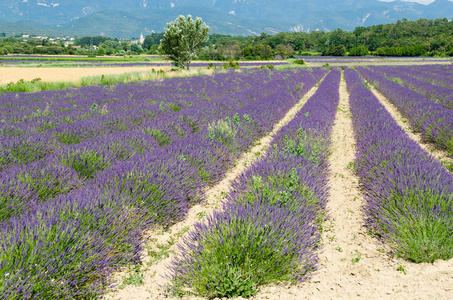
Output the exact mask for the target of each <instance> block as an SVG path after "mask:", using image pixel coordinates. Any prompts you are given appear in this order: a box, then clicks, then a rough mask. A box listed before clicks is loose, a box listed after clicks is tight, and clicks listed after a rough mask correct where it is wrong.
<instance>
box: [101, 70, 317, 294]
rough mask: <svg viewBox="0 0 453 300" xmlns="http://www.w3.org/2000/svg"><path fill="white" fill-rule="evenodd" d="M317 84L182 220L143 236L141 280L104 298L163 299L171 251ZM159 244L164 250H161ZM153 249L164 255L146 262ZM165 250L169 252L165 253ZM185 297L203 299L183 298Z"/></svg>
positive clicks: (262, 151) (217, 203)
mask: <svg viewBox="0 0 453 300" xmlns="http://www.w3.org/2000/svg"><path fill="white" fill-rule="evenodd" d="M321 81H322V79H321ZM318 85H319V83H318V84H317V85H316V86H315V87H313V88H312V89H310V90H309V91H308V92H307V93H306V94H305V95H304V96H303V97H302V99H301V100H300V101H299V102H298V103H297V104H296V105H294V106H293V107H292V108H291V109H290V110H289V111H288V112H287V114H286V115H285V116H284V117H283V119H281V120H280V121H279V122H278V123H277V124H276V125H275V126H274V128H273V130H272V131H271V132H270V133H269V134H268V135H266V136H265V137H263V138H261V139H260V140H259V141H258V142H256V144H255V146H254V147H253V148H252V149H251V150H250V151H249V152H247V153H244V154H243V155H242V156H241V157H240V158H239V160H238V161H237V162H236V165H235V167H234V168H232V169H231V170H230V171H229V172H228V173H227V174H226V176H225V178H224V179H223V180H222V181H221V182H220V183H218V184H217V185H215V186H214V187H212V188H210V189H208V190H207V191H206V201H205V203H203V204H200V205H196V206H193V207H192V208H191V209H190V211H189V213H188V215H187V218H186V219H185V220H184V221H183V222H180V223H178V224H175V225H174V226H172V227H171V228H170V230H167V231H163V230H157V231H156V230H154V231H151V232H148V233H147V234H146V239H147V240H148V243H147V244H149V245H150V247H151V248H150V249H151V251H152V252H149V251H147V250H146V249H145V251H144V252H145V253H144V257H143V266H144V268H143V270H142V271H143V272H141V271H140V272H138V275H139V276H141V275H143V276H142V277H143V280H142V282H143V283H142V284H140V285H139V286H136V285H134V284H129V285H126V286H120V287H119V288H116V289H115V290H114V291H112V292H110V293H109V294H108V295H106V297H105V299H118V300H119V299H124V300H126V299H127V300H139V299H164V298H165V297H164V295H163V291H162V288H161V286H163V285H165V284H166V280H165V278H163V277H162V276H163V275H164V274H165V273H166V266H167V265H168V264H169V263H170V262H171V259H172V256H173V253H174V251H176V250H177V247H176V245H177V241H178V240H179V239H180V238H181V236H182V235H183V234H184V233H185V232H186V231H187V230H189V228H191V227H192V226H193V225H194V224H195V223H196V222H198V221H199V220H200V218H202V217H203V216H204V215H208V214H211V213H212V212H213V211H214V210H215V209H218V208H219V206H220V204H221V201H222V199H223V198H225V197H226V195H227V193H228V192H229V190H230V186H231V183H232V182H233V181H234V180H235V179H236V178H237V177H238V176H239V175H240V174H241V173H242V172H244V171H245V170H246V169H247V168H248V167H249V166H250V165H251V164H252V163H253V162H255V161H257V160H259V159H260V158H261V156H262V155H264V154H265V152H266V149H267V148H268V147H269V145H270V143H271V142H272V139H273V137H274V136H275V134H276V133H277V132H278V131H279V130H280V129H281V128H282V127H283V126H284V125H286V124H287V123H288V122H289V121H291V120H292V119H293V118H294V116H295V115H296V113H297V112H298V111H299V110H300V109H301V108H302V106H303V105H304V104H305V102H306V101H307V100H308V99H309V98H310V97H311V96H312V95H313V94H314V93H315V92H316V90H317V87H318ZM151 245H153V246H151ZM155 245H161V248H156V246H155ZM162 247H164V248H167V249H165V250H164V251H162ZM156 252H158V253H160V254H163V259H161V260H159V261H157V262H155V263H154V264H151V265H148V263H149V262H150V261H152V260H153V259H155V258H156V257H157V256H159V255H160V254H156ZM164 252H166V253H168V256H167V254H165V253H164ZM130 276H131V275H130V274H128V273H127V272H125V273H121V274H118V276H116V278H117V279H118V281H119V282H122V281H124V280H123V279H124V278H125V277H130ZM135 282H137V281H135ZM165 299H166V298H165ZM184 299H202V298H197V297H186V298H184Z"/></svg>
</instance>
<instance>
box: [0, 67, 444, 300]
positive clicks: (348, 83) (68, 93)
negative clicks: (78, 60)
mask: <svg viewBox="0 0 453 300" xmlns="http://www.w3.org/2000/svg"><path fill="white" fill-rule="evenodd" d="M450 81H451V82H450ZM371 86H374V88H375V89H376V90H377V91H379V92H380V93H382V95H383V96H384V97H385V98H386V101H388V103H391V104H392V105H394V106H395V107H396V109H397V110H398V112H399V113H401V115H403V116H404V117H405V118H407V120H408V122H409V124H408V125H409V126H410V131H411V132H412V131H413V132H415V133H420V134H421V136H422V140H423V141H422V143H423V145H422V146H423V147H422V146H421V144H420V143H419V142H417V141H415V140H414V139H412V138H411V137H410V136H409V135H408V132H407V131H405V130H404V129H403V128H402V127H401V126H400V125H398V124H397V123H396V117H395V115H392V114H391V113H390V112H389V111H388V110H387V109H386V107H385V106H384V105H383V103H382V102H380V100H378V98H376V96H375V94H374V93H373V92H375V91H374V90H373V91H372V90H371ZM452 88H453V69H451V68H449V66H447V65H436V66H434V65H432V66H420V65H417V66H370V67H358V68H356V70H354V69H353V68H346V69H345V70H344V71H343V70H341V69H335V68H330V69H329V68H316V69H315V68H313V69H301V68H293V69H287V70H284V71H276V70H270V69H267V68H263V69H240V70H228V71H223V72H214V73H213V75H209V76H208V75H204V76H192V77H182V78H170V79H162V80H156V81H140V82H134V83H119V84H115V85H103V86H89V87H82V88H77V89H76V88H74V89H64V90H59V91H42V92H38V93H19V92H13V93H3V94H2V95H1V96H0V137H1V138H0V299H8V300H9V299H95V298H101V297H104V296H105V295H106V294H108V293H109V292H110V291H111V290H112V289H114V288H117V287H118V285H119V284H118V282H117V281H116V279H115V274H117V273H119V272H121V271H123V270H124V268H127V267H130V266H138V268H139V269H140V268H141V266H142V265H143V264H144V263H143V261H142V260H143V256H144V255H145V256H146V255H147V254H146V253H148V255H149V253H151V252H152V251H150V249H149V243H155V244H156V245H157V242H154V239H153V238H154V237H153V236H151V237H149V235H150V233H151V234H152V233H156V232H170V231H171V230H172V228H173V226H175V225H177V224H179V223H181V222H183V221H184V220H186V219H187V218H188V216H189V215H190V214H191V210H192V209H193V207H195V206H197V205H203V204H204V203H207V202H209V201H210V200H209V199H208V198H209V197H210V196H209V193H208V192H207V191H209V190H210V189H211V188H212V187H214V186H215V185H216V184H218V183H219V182H221V181H222V180H223V179H224V178H225V176H226V174H227V173H228V172H229V171H230V170H231V169H232V168H233V167H234V166H236V165H237V164H238V161H239V160H240V159H241V158H242V157H243V156H244V155H245V154H247V153H249V154H250V151H251V149H252V147H253V146H256V145H259V143H260V142H259V141H261V139H263V138H265V137H269V138H270V139H271V142H270V146H269V147H268V148H266V149H265V148H263V150H262V151H261V152H257V153H252V154H253V155H254V156H257V160H256V162H254V163H252V164H250V165H247V166H245V167H244V171H243V172H242V173H238V174H237V176H236V177H235V179H234V180H233V181H232V182H231V184H230V186H229V189H228V191H227V192H226V194H225V197H224V198H223V200H222V202H221V203H220V205H219V206H218V207H215V208H211V210H210V211H209V213H206V214H202V215H199V216H197V218H198V220H200V221H199V222H195V223H194V225H193V226H192V227H191V228H187V230H186V231H187V233H186V234H185V235H181V236H182V237H181V236H179V239H178V240H176V241H175V242H174V247H175V249H177V250H175V251H173V252H172V253H170V252H168V253H167V258H168V259H169V261H170V263H169V264H168V265H167V266H166V268H165V272H164V274H162V275H163V276H164V277H165V278H166V280H167V281H166V285H165V286H159V289H160V290H159V294H158V295H159V296H158V297H157V296H156V297H155V298H156V299H161V298H162V299H163V298H164V297H171V296H176V297H186V296H187V297H190V296H192V295H195V296H200V297H204V298H207V299H214V298H216V297H217V298H222V297H227V298H235V297H238V296H242V297H251V296H255V297H259V296H260V292H261V291H262V287H263V286H266V285H269V284H276V285H277V286H278V285H279V284H280V283H290V284H293V285H294V286H297V287H298V288H300V287H301V284H305V285H306V287H307V288H306V289H305V292H304V286H302V288H300V290H297V292H296V297H295V298H289V297H288V299H300V298H304V297H310V295H316V294H315V293H314V294H304V293H306V292H307V291H312V290H317V291H318V292H320V291H321V290H322V289H320V288H319V286H317V285H316V284H315V286H314V287H313V286H312V285H313V282H317V281H316V280H317V278H323V279H322V280H324V278H325V277H323V275H325V274H328V273H329V272H332V274H331V277H327V278H333V277H334V276H336V277H335V278H340V279H339V282H341V280H343V279H342V278H347V279H345V280H347V281H348V284H351V286H352V284H354V286H355V287H354V289H353V290H354V291H355V289H356V286H358V284H357V282H356V281H357V279H356V278H353V279H350V276H351V275H350V274H351V273H352V274H353V275H354V274H355V273H357V272H359V271H357V270H356V269H353V270H352V269H351V270H349V269H348V268H356V267H357V266H358V265H359V266H360V263H363V264H364V265H365V264H366V262H367V259H368V258H369V257H372V255H371V254H370V253H371V252H367V253H366V254H365V253H363V259H362V254H361V252H359V250H357V249H360V251H371V250H369V249H376V247H377V246H375V245H376V244H379V245H380V246H379V247H380V248H379V251H375V252H376V253H377V254H376V253H375V254H373V255H375V256H377V258H376V259H375V260H371V259H370V260H368V263H369V268H368V270H371V269H376V268H377V265H376V264H378V265H380V264H382V265H383V266H382V269H383V270H384V271H383V272H387V271H388V270H387V269H385V268H386V267H385V266H384V265H385V263H383V257H384V255H388V256H391V257H397V258H398V259H401V260H399V261H398V262H399V263H400V264H401V266H403V264H404V266H406V265H410V264H413V265H416V263H433V262H435V261H438V260H449V259H451V258H452V257H453V242H452V241H453V235H452V232H453V227H452V224H453V221H452V220H453V219H452V218H453V214H452V211H453V176H452V173H451V171H450V170H449V169H448V167H446V166H445V165H444V164H442V162H440V161H439V160H438V159H436V158H435V157H434V156H432V155H431V154H430V152H429V151H427V150H425V146H426V145H431V146H433V147H437V149H439V151H443V153H445V155H446V156H448V157H449V158H453V106H452V105H451V103H453V100H452V99H451V95H452V93H451V92H450V91H452ZM307 95H310V96H307ZM304 97H306V98H307V99H306V100H305V102H303V103H302V102H301V99H305V98H304ZM342 103H343V104H342ZM345 103H346V104H347V105H345ZM299 104H300V107H298V105H299ZM294 107H298V111H297V113H296V114H295V115H294V116H291V118H290V119H289V122H288V123H287V124H286V125H284V126H283V127H281V129H279V130H278V131H277V133H276V134H275V135H270V132H271V131H273V129H274V126H275V125H276V124H277V123H279V122H280V121H281V120H282V119H284V118H287V117H288V112H289V111H290V110H291V109H293V108H294ZM341 115H344V116H345V118H349V119H350V122H351V125H350V126H351V127H344V129H343V130H344V132H346V133H344V135H345V136H346V135H347V134H350V135H351V138H352V140H353V141H354V142H353V143H350V144H353V146H354V147H355V148H351V147H350V148H347V149H349V150H347V151H350V152H351V153H349V154H351V157H354V159H353V161H345V162H344V166H343V167H342V169H340V170H338V169H335V168H336V167H335V165H336V164H334V163H332V153H334V152H335V151H339V150H337V146H336V144H334V141H337V140H346V138H345V137H341V136H338V133H335V132H337V131H335V130H334V129H335V128H338V126H341V125H340V124H341V123H342V122H343V121H341V119H339V118H340V116H341ZM343 123H344V122H343ZM345 126H346V125H345ZM345 155H346V153H345ZM345 170H346V171H347V172H350V176H351V177H350V178H349V177H347V179H345V181H344V183H342V184H343V185H350V186H353V187H354V188H356V189H357V195H359V196H357V197H355V198H354V200H353V201H356V200H358V201H356V202H355V203H359V206H358V207H359V208H357V209H352V208H351V209H350V208H349V207H347V206H348V205H349V204H344V203H339V204H338V207H341V209H344V210H346V209H349V210H350V212H349V211H348V212H347V213H348V214H352V215H353V216H354V218H355V219H359V223H360V226H359V227H360V228H361V229H360V230H362V229H363V230H365V232H366V234H363V232H361V231H360V233H359V232H356V231H354V230H356V229H353V228H354V227H353V226H349V222H353V221H351V218H344V219H341V217H340V216H339V211H336V210H335V208H334V207H335V206H331V204H332V203H334V202H338V201H340V200H339V199H343V198H342V197H350V198H351V197H352V196H351V195H350V194H347V193H346V192H345V187H344V186H342V187H341V188H340V189H338V188H337V187H336V186H335V183H334V180H333V178H336V177H344V174H343V173H344V172H346V171H345ZM347 180H349V181H347ZM339 193H340V194H339ZM341 193H343V194H341ZM356 198H357V199H356ZM351 207H352V206H351ZM361 212H363V214H362V213H361ZM205 215H206V216H205ZM354 218H353V219H354ZM340 220H343V221H344V224H343V223H341V222H340ZM336 221H338V223H340V224H336V225H335V222H336ZM328 224H330V225H328ZM332 224H334V225H332ZM351 224H352V223H351ZM329 226H330V227H329ZM332 226H338V227H340V226H341V228H342V230H343V231H346V233H345V236H346V235H353V236H354V239H355V238H356V235H363V236H368V237H369V238H370V239H371V240H372V242H371V244H372V245H373V246H371V244H367V243H370V242H369V240H364V239H361V240H360V243H359V242H357V245H359V246H360V247H365V246H366V247H367V248H366V249H368V250H362V249H364V248H360V247H359V246H357V249H354V248H352V246H351V247H349V246H347V245H349V244H354V243H356V242H355V241H353V242H351V241H349V240H342V237H341V235H340V234H338V235H337V236H332V235H329V228H332ZM361 238H362V237H361ZM362 244H363V245H364V246H362ZM354 245H356V244H354ZM340 246H341V247H340ZM329 247H331V248H332V249H330V248H329ZM334 247H335V248H334ZM342 247H343V248H342ZM373 247H374V248H373ZM343 249H347V250H348V251H349V250H350V251H352V253H350V252H347V251H345V252H347V253H342V252H343ZM323 251H325V252H326V253H327V254H329V253H330V252H332V253H331V254H329V255H331V256H329V257H328V258H329V259H324V256H323V255H324V254H323ZM329 251H330V252H329ZM343 254H344V255H349V256H347V259H343V258H341V259H340V257H341V255H343ZM351 256H352V261H351ZM386 257H387V256H386ZM326 261H332V262H334V263H333V264H336V265H337V266H341V268H342V269H345V273H347V275H345V274H343V273H340V272H338V271H332V270H329V266H330V267H332V266H331V265H328V264H326ZM345 261H347V262H348V263H349V265H348V266H347V267H345ZM410 266H412V265H410ZM364 268H365V267H364ZM391 268H393V269H392V272H399V273H401V272H402V270H405V269H404V268H403V267H402V268H403V269H401V270H397V271H395V267H394V266H392V267H391ZM414 268H417V267H415V266H414ZM326 270H327V271H326ZM400 271H401V272H400ZM354 272H355V273H354ZM367 272H368V271H367ZM388 272H390V271H388ZM399 273H398V274H399ZM137 274H139V277H140V276H141V275H140V273H137ZM388 274H390V275H388ZM391 274H393V273H385V276H387V277H388V278H392V276H394V274H393V275H391ZM152 276H154V275H152ZM348 276H349V277H348ZM354 276H355V275H354ZM413 276H415V275H413ZM140 278H141V280H142V281H146V280H145V279H144V278H147V277H146V276H141V277H140ZM150 278H151V277H150ZM408 278H409V277H408ZM414 278H415V279H414ZM320 280H321V279H320ZM392 280H393V279H392ZM410 280H413V281H414V280H415V281H417V282H418V281H423V280H424V278H422V277H420V276H418V277H410ZM331 281H332V282H333V281H334V280H331ZM381 281H382V280H381V278H379V279H376V280H375V282H376V285H378V284H380V283H381ZM395 281H396V279H395ZM137 282H140V281H137ZM352 282H354V283H352ZM141 284H142V285H146V284H147V283H144V282H142V283H141ZM341 284H343V282H341ZM131 285H133V284H131ZM351 289H352V288H351ZM330 290H333V289H329V291H330ZM376 291H377V292H379V288H375V292H376ZM318 292H316V293H318ZM356 294H357V293H356ZM281 295H283V294H281ZM343 295H346V294H343ZM349 295H350V294H348V296H349ZM374 295H376V294H374ZM118 297H120V296H118ZM122 297H123V298H124V299H139V298H134V297H135V296H134V297H132V294H127V295H126V296H122ZM153 297H154V296H153ZM282 297H285V296H282ZM298 297H299V298H298ZM120 298H121V297H120ZM123 298H121V299H123ZM104 299H107V298H104ZM115 299H117V298H115ZM153 299H154V298H153ZM188 299H190V298H188ZM257 299H261V298H257ZM262 299H265V298H262ZM266 299H268V298H266ZM271 299H274V298H271Z"/></svg>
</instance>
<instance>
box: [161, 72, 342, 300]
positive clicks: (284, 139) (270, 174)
mask: <svg viewBox="0 0 453 300" xmlns="http://www.w3.org/2000/svg"><path fill="white" fill-rule="evenodd" d="M340 74H341V73H340V71H337V70H334V71H332V72H331V73H330V74H328V75H327V76H326V77H325V79H324V81H323V82H322V83H321V85H320V86H319V89H318V90H317V92H316V93H315V95H314V96H313V97H311V98H310V99H309V100H308V102H307V103H306V104H305V105H304V107H303V108H302V109H301V110H300V111H299V112H298V113H297V115H296V116H295V118H294V119H293V120H292V121H291V122H290V123H289V124H287V125H286V126H285V127H283V128H282V129H281V130H280V131H279V133H278V134H277V135H276V136H275V138H274V141H273V143H272V144H271V147H270V148H269V150H268V152H267V155H266V157H265V158H264V159H263V160H261V161H260V162H258V163H256V164H254V165H253V166H252V167H250V168H249V169H248V170H247V171H246V172H245V173H244V174H242V175H241V176H240V177H239V178H238V179H237V180H236V181H235V182H234V183H233V188H232V192H231V193H230V195H229V199H228V201H227V202H226V203H224V204H223V208H222V210H221V211H217V212H215V213H214V214H213V215H212V216H210V217H208V218H207V220H206V221H204V222H200V223H198V224H196V225H195V228H194V229H193V231H191V232H190V233H189V235H188V236H187V237H186V238H185V239H184V240H183V242H182V243H181V244H180V246H179V247H180V251H181V252H180V253H179V256H178V257H176V258H175V259H174V260H173V262H172V264H171V267H170V275H169V278H170V279H171V280H172V286H171V287H170V290H171V291H172V292H173V293H175V294H177V295H181V294H184V291H186V290H187V289H190V290H191V291H193V292H195V293H197V294H199V295H202V296H205V297H207V298H209V299H212V298H215V297H219V298H221V297H228V298H230V297H237V296H243V297H249V296H251V295H254V294H256V292H257V287H259V286H261V285H264V284H268V283H271V282H279V281H286V282H300V281H304V280H305V279H307V278H308V277H309V276H310V274H311V272H312V271H314V270H316V268H317V257H316V254H315V251H316V248H317V245H318V243H319V238H320V234H319V233H320V232H319V227H318V225H319V222H322V221H323V218H324V216H325V214H324V208H325V206H326V201H327V195H328V186H327V176H328V173H329V171H328V160H327V158H328V155H329V145H330V133H331V128H332V125H333V123H334V120H335V113H336V108H337V106H338V102H339V92H338V87H339V82H340Z"/></svg>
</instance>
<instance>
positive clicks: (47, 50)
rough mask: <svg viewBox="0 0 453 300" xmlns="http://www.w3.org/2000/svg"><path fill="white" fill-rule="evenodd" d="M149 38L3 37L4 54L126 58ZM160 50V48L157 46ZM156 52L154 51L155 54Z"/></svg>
mask: <svg viewBox="0 0 453 300" xmlns="http://www.w3.org/2000/svg"><path fill="white" fill-rule="evenodd" d="M144 44H145V37H144V36H143V34H140V37H139V38H135V39H118V38H109V37H102V36H96V37H82V38H76V37H70V36H66V37H58V36H57V37H50V36H43V35H31V34H21V35H16V36H15V37H14V38H12V37H6V36H5V35H0V55H7V54H17V53H21V54H92V55H125V54H140V53H143V52H148V51H149V48H150V47H149V46H148V47H147V48H146V49H144ZM154 49H155V50H157V47H154ZM152 52H153V51H152Z"/></svg>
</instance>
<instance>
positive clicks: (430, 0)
mask: <svg viewBox="0 0 453 300" xmlns="http://www.w3.org/2000/svg"><path fill="white" fill-rule="evenodd" d="M379 1H382V2H393V1H395V0H379ZM401 1H404V2H417V3H420V4H425V5H428V4H430V3H433V2H434V0H401Z"/></svg>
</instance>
